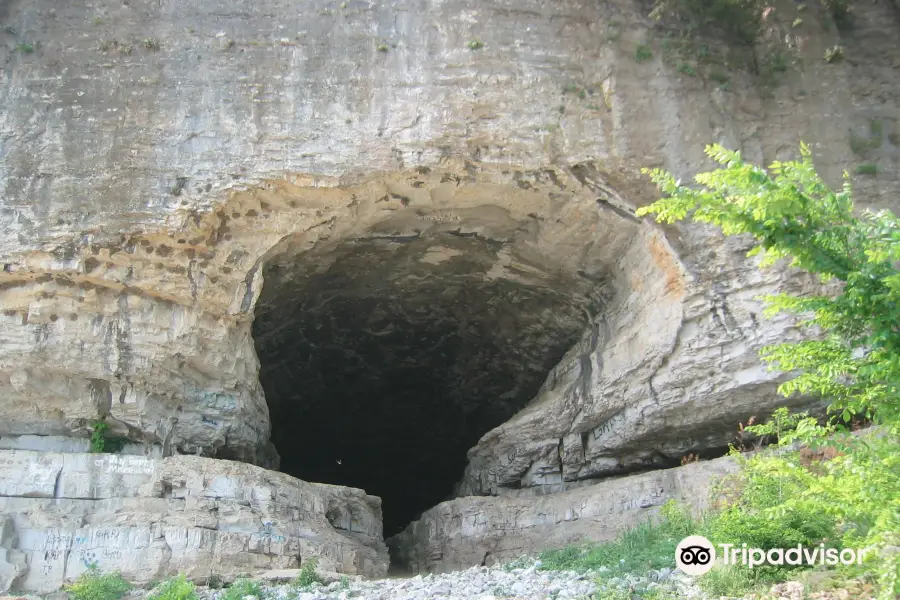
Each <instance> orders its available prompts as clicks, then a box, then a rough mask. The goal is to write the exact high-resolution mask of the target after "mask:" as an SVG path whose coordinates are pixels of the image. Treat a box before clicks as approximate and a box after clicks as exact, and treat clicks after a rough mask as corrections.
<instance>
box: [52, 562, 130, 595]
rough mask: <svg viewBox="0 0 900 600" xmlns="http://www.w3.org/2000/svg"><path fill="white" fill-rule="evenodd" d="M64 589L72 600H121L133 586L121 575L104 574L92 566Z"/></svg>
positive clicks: (114, 573)
mask: <svg viewBox="0 0 900 600" xmlns="http://www.w3.org/2000/svg"><path fill="white" fill-rule="evenodd" d="M64 589H65V591H66V592H68V594H69V596H70V597H71V598H72V600H119V598H121V597H122V596H124V595H125V593H126V592H128V590H130V589H131V584H130V583H128V582H127V581H125V578H124V577H122V575H121V573H116V572H112V573H103V572H101V571H100V569H99V568H98V567H96V566H91V567H90V568H89V569H88V570H87V571H85V572H84V573H82V574H81V575H80V576H79V577H78V579H76V580H75V582H74V583H73V584H71V585H68V586H66V587H65V588H64Z"/></svg>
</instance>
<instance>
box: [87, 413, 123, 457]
mask: <svg viewBox="0 0 900 600" xmlns="http://www.w3.org/2000/svg"><path fill="white" fill-rule="evenodd" d="M107 431H109V425H108V424H107V423H106V421H104V420H102V419H101V420H99V421H95V422H94V424H93V425H92V426H91V452H94V453H101V452H109V453H116V452H119V451H121V450H122V448H123V447H125V444H126V443H127V442H128V438H123V437H115V436H108V435H106V432H107Z"/></svg>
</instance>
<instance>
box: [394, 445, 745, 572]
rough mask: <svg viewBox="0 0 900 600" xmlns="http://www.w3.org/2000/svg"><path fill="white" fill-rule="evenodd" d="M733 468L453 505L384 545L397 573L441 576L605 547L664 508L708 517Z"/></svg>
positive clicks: (715, 463)
mask: <svg viewBox="0 0 900 600" xmlns="http://www.w3.org/2000/svg"><path fill="white" fill-rule="evenodd" d="M738 468H739V467H738V463H737V461H735V460H734V459H733V458H731V457H724V458H719V459H715V460H711V461H704V462H699V463H692V464H689V465H686V466H683V467H676V468H673V469H665V470H657V471H652V472H649V473H642V474H639V475H630V476H628V477H621V478H618V479H612V480H608V481H604V482H603V483H598V484H594V485H589V486H586V487H581V488H576V489H571V490H567V491H562V492H558V493H555V494H549V495H537V494H535V493H534V491H533V490H522V491H520V492H509V493H506V494H503V495H501V496H499V497H493V498H458V499H456V500H451V501H449V502H443V503H441V504H439V505H437V506H435V507H434V508H432V509H430V510H427V511H425V513H424V514H423V515H422V517H421V519H419V520H418V521H415V522H413V523H411V524H410V525H409V527H407V528H406V529H405V530H404V531H403V533H401V534H399V535H396V536H394V537H392V538H390V539H388V544H389V545H390V546H391V556H392V559H393V560H394V562H395V563H397V565H398V566H402V567H406V568H408V569H410V570H412V571H414V572H445V571H454V570H458V569H465V568H467V567H470V566H472V565H488V566H490V565H494V564H498V563H504V562H509V561H511V560H513V559H516V558H519V557H520V556H524V555H534V554H535V553H537V552H540V551H542V550H548V549H553V548H565V547H568V546H571V545H578V544H582V543H584V542H587V541H595V542H600V541H607V540H611V539H613V538H615V537H616V535H618V534H619V533H620V532H622V531H623V530H625V529H627V528H629V527H633V526H635V525H637V524H639V523H644V522H647V521H648V520H652V519H654V518H656V517H657V516H658V514H659V510H660V508H661V507H662V506H663V505H664V504H665V503H666V502H667V501H669V500H674V501H677V502H678V504H679V506H681V507H687V508H689V509H693V510H694V511H697V512H699V511H702V510H704V509H706V508H707V507H708V505H709V501H710V499H711V498H712V494H711V492H712V485H713V484H714V483H715V482H716V481H717V479H719V478H720V477H722V476H723V475H727V474H728V473H732V472H734V471H736V470H737V469H738Z"/></svg>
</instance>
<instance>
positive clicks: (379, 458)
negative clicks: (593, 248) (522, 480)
mask: <svg viewBox="0 0 900 600" xmlns="http://www.w3.org/2000/svg"><path fill="white" fill-rule="evenodd" d="M498 262H502V263H503V264H504V267H503V268H502V269H498V268H497V264H498ZM263 273H264V279H265V283H264V286H263V290H262V292H261V296H260V299H259V302H258V305H257V309H256V318H255V321H254V325H253V336H254V341H255V344H256V349H257V354H258V357H259V361H260V381H261V383H262V386H263V389H264V390H265V394H266V399H267V402H268V404H269V410H270V416H271V421H272V441H273V442H274V444H275V447H276V448H277V450H278V452H279V454H280V456H281V470H282V471H284V472H286V473H289V474H291V475H293V476H295V477H298V478H301V479H305V480H308V481H316V482H323V483H331V484H339V485H347V486H353V487H359V488H362V489H364V490H366V491H367V492H368V493H370V494H374V495H377V496H380V497H381V498H382V501H383V514H384V532H385V535H386V536H390V535H392V534H394V533H397V532H398V531H399V530H400V529H402V528H403V527H404V526H405V525H406V524H408V523H409V522H410V521H411V520H414V519H415V518H417V517H418V515H419V514H420V513H421V512H422V511H423V510H425V509H428V508H430V507H432V506H434V505H435V504H437V503H439V502H441V501H443V500H445V499H447V498H448V497H449V496H450V495H451V494H452V493H453V490H454V486H455V484H456V483H457V481H458V480H459V479H460V477H461V476H462V473H463V470H464V468H465V465H466V452H467V451H468V450H469V448H471V447H472V446H473V445H475V443H476V442H477V441H478V439H479V438H480V437H481V436H482V435H483V434H485V433H486V432H488V431H489V430H490V429H492V428H493V427H495V426H497V425H499V424H501V423H502V422H504V421H505V420H507V419H509V418H510V417H511V416H513V415H514V414H515V413H516V412H517V411H519V410H520V409H521V408H522V407H523V406H524V405H525V404H526V403H527V402H528V401H529V400H531V399H532V398H533V397H534V395H535V393H536V392H537V390H538V389H539V387H540V386H541V384H542V383H543V380H544V379H545V377H546V375H547V373H548V371H549V370H550V369H551V368H552V367H553V366H554V365H555V364H556V363H557V362H558V361H559V360H560V359H561V357H562V356H563V354H564V353H565V352H566V351H567V350H568V349H569V348H571V347H572V345H573V344H574V343H575V342H576V341H577V339H578V338H579V336H580V335H581V334H582V332H583V331H584V330H585V327H586V324H587V322H588V320H589V319H590V318H591V315H592V313H593V311H595V310H597V306H596V305H595V303H594V302H593V301H591V300H590V294H589V293H588V292H586V288H585V284H586V283H590V282H585V281H582V280H579V281H573V280H571V279H567V277H566V276H563V275H562V274H560V273H558V272H556V271H555V270H554V268H553V267H552V266H551V265H549V264H546V263H545V262H544V261H542V259H541V258H540V257H535V256H521V255H517V254H516V253H515V251H513V250H511V249H510V248H509V247H507V246H505V245H504V244H503V243H500V242H496V241H492V240H490V239H486V238H482V237H479V236H474V235H472V236H468V235H461V234H460V233H459V232H456V233H454V232H449V233H448V232H444V233H440V234H437V235H433V236H429V237H425V236H413V237H411V238H391V237H366V238H358V239H352V240H345V241H343V242H340V243H335V244H333V245H331V246H330V247H329V248H327V249H321V250H307V251H285V252H282V253H280V254H278V255H277V256H275V257H274V258H272V259H270V260H269V261H268V262H267V263H266V265H265V267H264V271H263ZM588 287H589V286H588Z"/></svg>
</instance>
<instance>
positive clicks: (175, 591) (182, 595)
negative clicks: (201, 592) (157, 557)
mask: <svg viewBox="0 0 900 600" xmlns="http://www.w3.org/2000/svg"><path fill="white" fill-rule="evenodd" d="M147 599H148V600H199V596H197V589H196V588H195V587H194V584H193V583H191V582H190V581H188V579H187V577H185V576H184V574H178V575H177V576H175V577H172V578H170V579H167V580H165V581H164V582H162V583H161V584H159V585H158V586H156V587H155V588H153V590H152V591H151V592H150V593H149V594H148V595H147Z"/></svg>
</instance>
